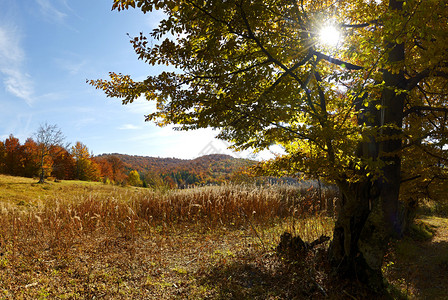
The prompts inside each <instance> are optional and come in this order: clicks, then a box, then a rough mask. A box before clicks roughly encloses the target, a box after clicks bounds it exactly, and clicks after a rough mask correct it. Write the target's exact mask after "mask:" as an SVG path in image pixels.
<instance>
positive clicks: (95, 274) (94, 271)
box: [0, 176, 334, 299]
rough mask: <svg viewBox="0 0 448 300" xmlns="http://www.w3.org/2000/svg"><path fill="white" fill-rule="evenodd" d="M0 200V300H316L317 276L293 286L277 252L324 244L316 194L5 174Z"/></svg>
mask: <svg viewBox="0 0 448 300" xmlns="http://www.w3.org/2000/svg"><path fill="white" fill-rule="evenodd" d="M0 190H1V191H2V192H3V191H7V192H8V193H7V194H8V195H9V198H7V199H5V198H4V197H3V198H2V199H1V202H0V282H1V284H0V298H1V299H47V298H48V299H50V298H58V299H93V298H95V299H98V298H106V299H148V298H150V299H173V298H178V299H204V298H213V299H232V298H233V299H245V298H246V299H257V298H258V299H266V298H272V299H287V298H290V296H291V295H294V294H295V293H299V292H300V293H301V295H304V293H305V294H308V295H310V296H312V295H321V296H322V295H323V294H322V292H321V291H319V289H316V287H319V286H321V284H318V283H317V281H316V280H317V279H316V278H318V277H319V276H320V275H319V272H317V271H316V269H314V268H307V270H308V271H312V270H315V271H313V272H314V273H313V274H311V275H310V274H308V273H307V275H306V280H305V282H307V284H304V285H303V286H297V284H295V283H294V282H292V281H291V280H289V279H290V278H293V277H294V276H293V274H294V273H296V274H297V272H298V271H297V270H298V269H297V268H295V267H291V266H290V265H289V264H287V263H285V261H283V260H282V259H281V258H279V257H278V256H277V255H275V251H274V249H273V248H274V247H275V246H276V245H277V243H278V238H279V236H280V234H281V233H282V232H283V231H285V230H288V231H290V232H291V231H295V232H300V235H301V236H302V237H303V238H304V239H306V240H313V239H315V238H317V237H318V236H320V235H321V234H330V232H331V229H332V220H331V218H328V217H326V216H325V215H324V214H323V213H322V206H323V205H320V204H317V205H316V203H318V202H319V201H315V197H316V191H314V190H304V189H301V188H298V187H291V186H282V187H278V186H277V187H264V188H258V187H254V186H222V187H203V188H196V189H191V190H177V191H167V192H157V191H151V190H148V189H141V188H122V187H114V186H108V185H102V184H94V183H81V182H62V183H51V182H50V183H47V184H45V185H36V184H35V181H33V180H31V179H24V178H17V177H9V176H0ZM326 196H327V198H328V197H334V195H330V194H328V195H326ZM325 203H327V202H325ZM325 205H326V204H325ZM310 259H311V258H310ZM319 280H321V279H319ZM321 281H322V280H321ZM322 285H323V283H322ZM298 289H299V290H300V291H298Z"/></svg>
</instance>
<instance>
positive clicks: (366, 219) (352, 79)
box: [90, 0, 448, 285]
mask: <svg viewBox="0 0 448 300" xmlns="http://www.w3.org/2000/svg"><path fill="white" fill-rule="evenodd" d="M130 7H133V8H135V7H138V8H139V9H141V10H142V11H143V12H144V13H149V12H151V11H153V10H156V9H160V10H162V11H163V12H164V14H165V16H166V17H165V18H164V19H163V20H162V21H161V22H160V24H159V26H158V27H157V28H156V29H154V30H152V31H151V32H149V34H148V35H145V34H144V33H141V34H140V35H139V36H137V37H134V38H132V39H131V43H132V45H133V47H134V49H135V52H136V54H137V55H138V58H139V59H140V60H143V61H144V62H146V63H148V64H150V65H156V64H162V65H163V64H165V65H171V66H173V67H174V68H175V70H174V71H165V72H161V73H160V74H158V75H155V76H148V77H147V78H146V79H145V80H143V81H134V80H133V79H132V78H131V76H130V75H124V74H120V73H110V80H92V81H90V84H92V85H94V86H96V87H97V88H99V89H102V90H104V92H105V93H106V95H107V96H109V97H118V98H121V99H122V101H123V104H128V103H131V102H133V101H134V100H135V99H137V98H138V97H140V96H142V95H144V97H145V98H146V99H148V100H151V101H156V104H157V106H156V107H157V109H156V110H155V111H153V112H149V113H148V115H147V116H146V120H148V121H154V122H156V123H157V124H159V125H161V126H164V125H167V124H175V125H176V126H177V128H178V129H181V130H190V129H197V128H204V127H213V128H218V129H220V130H221V131H220V133H219V135H218V137H219V138H221V139H225V140H228V141H230V142H231V143H232V145H233V147H235V148H236V149H247V148H252V149H256V150H261V149H264V148H267V147H269V146H271V145H273V144H279V145H282V146H283V147H284V149H285V151H286V154H285V155H283V156H281V157H278V158H277V159H276V160H274V161H270V162H267V163H266V167H267V169H268V170H269V171H271V172H273V173H276V174H281V173H282V172H286V173H289V174H291V173H298V172H300V173H301V174H306V175H309V176H312V177H324V178H326V179H327V180H329V181H333V182H336V183H337V184H338V186H339V188H340V190H341V192H342V194H343V196H344V199H345V200H344V201H345V202H344V203H343V205H342V209H341V212H340V215H339V219H338V222H337V223H336V227H335V234H334V238H333V248H332V249H333V250H332V251H333V257H334V258H335V260H336V261H338V262H337V264H338V265H339V266H341V265H345V266H346V271H347V272H351V271H354V270H355V271H356V270H360V269H365V270H368V271H367V272H365V273H364V275H365V276H364V277H365V279H366V281H370V283H371V285H380V284H379V282H380V280H378V278H379V277H380V276H377V275H378V273H380V272H381V271H380V267H381V261H382V256H381V255H382V254H383V253H384V250H381V249H378V248H381V247H382V246H378V245H376V244H378V243H382V244H384V242H381V241H382V238H385V237H387V236H390V235H391V234H398V235H399V234H401V233H402V231H403V228H402V224H401V223H400V222H401V221H400V220H398V219H399V218H400V216H399V215H400V209H399V207H398V199H399V197H401V199H402V200H404V201H408V202H409V199H411V198H412V199H411V200H413V201H415V200H418V198H422V197H428V196H430V197H436V196H437V195H440V193H441V192H442V193H443V192H445V193H446V189H447V187H446V185H445V183H444V182H445V179H446V178H447V168H446V165H447V159H448V153H447V152H448V151H447V129H446V127H447V116H448V104H447V101H446V96H447V92H446V90H447V83H448V80H447V79H448V57H447V55H446V53H447V50H448V49H447V48H448V35H447V34H446V33H447V32H448V28H447V27H448V3H447V2H446V1H443V0H428V1H422V0H410V1H406V2H405V1H399V0H390V1H374V0H358V1H348V0H341V1H324V0H308V1H307V0H227V1H206V0H180V1H155V0H135V1H134V0H114V3H113V9H116V10H119V11H120V10H124V9H128V8H130ZM328 25H333V26H335V27H336V28H337V29H338V30H339V31H340V32H341V35H342V39H341V41H340V42H339V43H338V44H337V45H336V46H327V45H325V43H324V42H323V41H321V40H319V32H320V31H321V28H322V27H324V26H328ZM402 184H403V186H402V188H401V189H400V186H401V185H402ZM406 185H408V186H409V187H408V188H406V189H405V188H403V187H406ZM411 187H412V189H411ZM378 216H379V217H380V218H378ZM378 220H381V221H378ZM354 227H356V228H357V229H356V228H354ZM375 243H376V244H375ZM375 245H376V246H375ZM382 251H383V252H382ZM338 253H339V254H338ZM372 253H375V254H374V255H373V254H372ZM356 266H358V268H356ZM340 269H344V268H340ZM371 271H372V272H371ZM372 274H376V275H375V276H376V279H374V278H373V277H375V276H372ZM357 275H360V273H359V274H357ZM361 277H363V276H361V275H360V276H358V278H361ZM373 281H375V282H376V283H372V282H373Z"/></svg>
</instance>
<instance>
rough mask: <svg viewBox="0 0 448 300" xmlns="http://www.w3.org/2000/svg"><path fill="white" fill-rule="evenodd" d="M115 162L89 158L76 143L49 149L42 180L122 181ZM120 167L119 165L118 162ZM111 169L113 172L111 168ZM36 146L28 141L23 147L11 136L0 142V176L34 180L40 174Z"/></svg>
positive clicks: (119, 170) (85, 149) (45, 158)
mask: <svg viewBox="0 0 448 300" xmlns="http://www.w3.org/2000/svg"><path fill="white" fill-rule="evenodd" d="M116 160H118V161H119V159H118V158H117V159H115V161H114V159H113V158H110V159H101V158H95V157H93V156H92V155H91V154H90V153H89V150H88V148H87V146H85V145H84V144H82V143H81V142H76V144H75V145H74V146H72V147H71V148H69V149H66V148H64V147H62V146H56V145H55V146H52V147H50V151H49V155H47V156H45V157H44V165H43V169H44V172H45V177H52V178H54V179H57V180H60V179H64V180H69V179H78V180H84V181H100V180H102V179H104V178H108V180H109V181H110V182H117V183H121V182H125V181H126V178H127V176H126V175H125V173H124V172H125V170H124V168H123V167H121V168H117V167H116V166H117V165H119V164H120V162H117V161H116ZM121 164H122V163H121ZM114 168H115V169H114ZM41 170H42V168H41V161H40V156H39V145H38V143H36V142H35V141H34V140H33V139H32V138H28V139H27V140H26V141H25V143H24V144H21V143H20V141H19V139H18V138H16V137H14V136H13V135H12V134H11V135H10V136H9V137H8V138H7V139H6V140H4V141H0V174H6V175H13V176H23V177H29V178H33V177H38V176H39V174H40V172H41Z"/></svg>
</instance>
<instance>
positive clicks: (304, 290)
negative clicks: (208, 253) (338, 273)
mask: <svg viewBox="0 0 448 300" xmlns="http://www.w3.org/2000/svg"><path fill="white" fill-rule="evenodd" d="M325 254H326V251H319V252H318V253H317V254H316V253H313V254H311V255H308V256H307V257H304V258H303V261H300V262H287V261H286V260H284V259H281V258H279V257H278V256H277V255H271V256H268V257H265V258H262V259H260V260H258V261H255V262H254V261H251V262H249V261H248V262H247V263H241V262H236V261H235V262H232V263H230V264H226V265H221V266H215V267H214V268H212V269H211V270H209V271H208V272H207V273H206V274H203V275H202V276H200V278H198V282H199V284H200V285H202V286H204V287H207V289H209V290H212V291H213V294H214V296H213V297H212V298H213V299H383V297H378V296H377V295H372V294H371V293H370V292H369V291H368V290H366V289H365V288H363V287H362V286H361V285H360V284H359V283H357V282H353V281H348V280H340V279H338V278H335V277H332V276H330V275H329V270H330V268H329V265H328V263H327V260H326V256H325Z"/></svg>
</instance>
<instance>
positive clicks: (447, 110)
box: [403, 106, 448, 117]
mask: <svg viewBox="0 0 448 300" xmlns="http://www.w3.org/2000/svg"><path fill="white" fill-rule="evenodd" d="M422 111H436V112H444V113H448V108H447V107H431V106H413V107H411V108H409V109H408V110H406V111H404V113H403V116H404V117H406V116H408V115H410V114H412V113H415V114H421V112H422Z"/></svg>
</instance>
